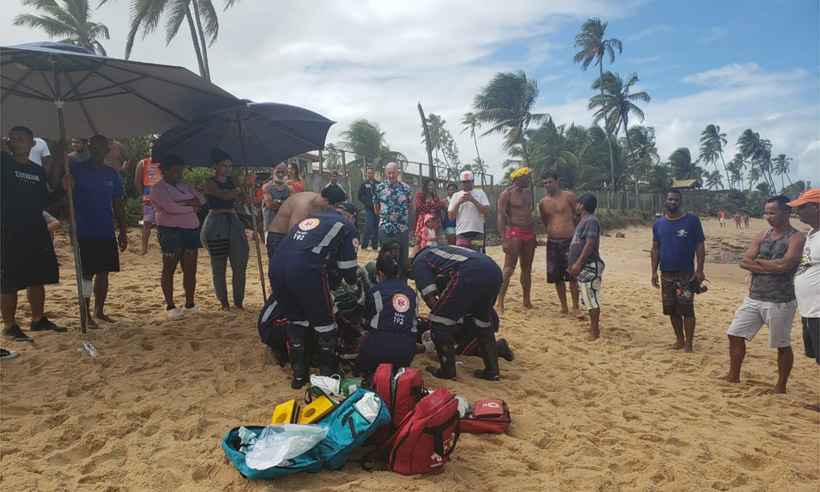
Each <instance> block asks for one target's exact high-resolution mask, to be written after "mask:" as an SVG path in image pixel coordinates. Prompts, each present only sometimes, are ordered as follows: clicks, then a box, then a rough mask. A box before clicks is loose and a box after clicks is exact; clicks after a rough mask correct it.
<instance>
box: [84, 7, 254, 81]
mask: <svg viewBox="0 0 820 492" xmlns="http://www.w3.org/2000/svg"><path fill="white" fill-rule="evenodd" d="M108 1H109V0H100V6H102V5H104V4H106V3H108ZM130 1H131V28H130V29H129V31H128V38H127V40H126V43H125V58H126V59H128V58H130V57H131V51H132V49H133V47H134V40H135V38H136V36H137V33H138V32H139V31H140V29H141V30H142V37H143V38H144V37H145V36H147V35H149V34H151V33H153V32H154V31H155V30H156V29H157V27H158V26H159V22H160V18H161V17H162V16H163V14H165V13H168V18H167V20H166V21H165V42H166V44H170V43H171V41H173V39H174V38H175V37H176V35H177V33H179V29H180V27H181V26H182V22H183V21H186V23H187V24H188V29H189V31H190V32H191V41H192V43H193V45H194V51H195V52H196V59H197V64H198V66H199V73H200V75H201V76H202V77H203V78H204V79H206V80H208V81H210V80H211V67H210V63H209V60H208V46H211V45H213V44H214V42H216V39H217V37H218V36H219V16H218V14H217V12H216V8H215V7H214V4H213V1H212V0H130ZM237 1H238V0H225V10H227V9H229V8H231V7H233V6H234V4H235V3H236V2H237ZM206 38H207V43H206Z"/></svg>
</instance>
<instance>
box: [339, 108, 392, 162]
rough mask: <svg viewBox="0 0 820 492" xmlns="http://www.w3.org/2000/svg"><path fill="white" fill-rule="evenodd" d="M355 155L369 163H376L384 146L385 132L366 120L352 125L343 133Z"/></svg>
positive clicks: (360, 120)
mask: <svg viewBox="0 0 820 492" xmlns="http://www.w3.org/2000/svg"><path fill="white" fill-rule="evenodd" d="M342 137H343V138H345V139H347V143H348V145H349V146H350V148H351V149H352V150H353V153H354V154H356V155H358V156H359V157H361V158H363V159H364V160H365V164H366V163H368V162H371V163H375V162H376V161H377V160H378V158H379V155H380V153H381V149H382V147H383V146H384V132H382V131H381V130H380V129H379V127H378V126H377V125H375V124H374V123H371V122H369V121H367V120H365V119H359V120H356V121H354V122H353V123H351V124H350V127H349V128H348V129H347V130H346V131H345V132H343V133H342Z"/></svg>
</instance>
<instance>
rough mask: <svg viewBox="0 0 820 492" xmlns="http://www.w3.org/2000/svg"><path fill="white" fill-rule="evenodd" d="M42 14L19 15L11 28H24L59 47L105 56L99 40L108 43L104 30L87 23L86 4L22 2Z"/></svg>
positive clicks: (102, 26)
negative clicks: (57, 40)
mask: <svg viewBox="0 0 820 492" xmlns="http://www.w3.org/2000/svg"><path fill="white" fill-rule="evenodd" d="M23 5H25V6H27V7H34V9H35V10H38V11H40V12H42V14H39V13H38V14H20V15H18V16H17V17H15V18H14V25H15V26H26V27H30V28H32V29H35V30H41V31H43V32H45V33H46V34H47V35H48V37H50V38H62V39H60V42H61V43H67V44H73V45H75V46H82V47H83V48H87V49H89V50H92V51H94V52H95V53H98V54H100V55H103V56H105V55H106V52H105V48H103V45H102V43H100V39H106V40H107V39H110V35H109V33H108V27H106V26H105V24H99V23H97V22H92V21H91V7H90V6H89V5H88V0H23Z"/></svg>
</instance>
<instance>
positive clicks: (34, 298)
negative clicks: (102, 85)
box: [0, 126, 66, 342]
mask: <svg viewBox="0 0 820 492" xmlns="http://www.w3.org/2000/svg"><path fill="white" fill-rule="evenodd" d="M33 146H34V134H33V133H32V131H31V130H30V129H28V128H26V127H20V126H18V127H14V128H12V129H11V131H9V147H10V150H11V152H12V154H7V153H2V155H1V156H0V166H1V167H2V168H1V169H0V170H1V171H2V175H0V185H1V186H2V190H0V200H1V201H2V203H0V228H1V229H2V230H0V256H2V259H0V284H2V285H0V305H2V313H3V336H4V337H5V338H8V339H10V340H14V341H18V342H30V341H31V338H30V337H29V336H27V335H26V334H25V333H23V331H22V330H21V329H20V326H19V325H18V324H17V321H16V319H15V315H16V313H17V292H18V291H20V290H23V289H26V291H27V294H28V301H29V304H30V306H31V330H32V331H44V330H52V331H59V332H63V331H66V330H65V328H60V327H58V326H57V325H55V324H54V323H52V322H51V321H49V320H48V318H46V316H45V314H44V312H43V308H44V305H45V288H44V287H43V286H44V285H46V284H56V283H57V282H58V281H59V268H58V266H57V257H56V256H55V254H54V246H53V244H52V242H51V236H50V235H49V232H48V229H47V227H46V222H45V219H44V218H43V211H44V210H45V208H46V205H47V203H48V190H47V188H46V175H45V172H44V171H43V168H42V167H40V166H38V165H36V164H34V163H32V162H31V161H29V157H28V156H29V152H30V151H31V148H32V147H33Z"/></svg>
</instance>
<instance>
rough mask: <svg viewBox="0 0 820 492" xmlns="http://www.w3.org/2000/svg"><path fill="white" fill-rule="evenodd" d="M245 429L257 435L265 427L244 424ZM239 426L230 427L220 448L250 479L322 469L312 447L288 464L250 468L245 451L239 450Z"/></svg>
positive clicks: (269, 477) (244, 475)
mask: <svg viewBox="0 0 820 492" xmlns="http://www.w3.org/2000/svg"><path fill="white" fill-rule="evenodd" d="M245 428H246V429H248V430H249V431H251V432H253V433H255V434H256V435H257V436H258V435H259V434H260V433H261V432H262V431H263V430H264V429H265V428H264V427H263V426H261V425H246V426H245ZM239 445H240V439H239V427H235V428H233V429H231V430H230V431H229V432H228V433H227V434H225V437H224V438H223V439H222V450H223V451H225V456H227V457H228V460H229V461H230V462H231V464H232V465H233V466H234V467H235V468H236V469H237V470H239V473H241V474H242V476H243V477H245V478H248V479H251V480H260V479H261V480H264V479H271V478H277V477H284V476H287V475H293V474H294V473H300V472H309V473H316V472H318V471H319V470H321V469H322V462H321V461H320V460H319V458H318V456H316V452H315V450H316V448H315V447H314V448H313V449H311V450H310V451H308V452H307V453H303V454H301V455H299V456H297V457H296V458H293V459H291V460H289V461H290V465H288V466H273V467H271V468H267V469H264V470H257V469H255V468H251V467H249V466H248V465H247V463H245V453H243V452H241V451H239Z"/></svg>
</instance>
